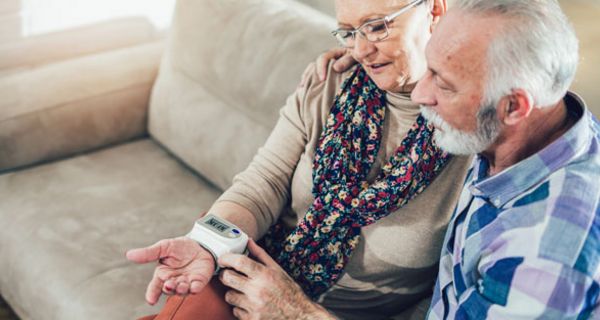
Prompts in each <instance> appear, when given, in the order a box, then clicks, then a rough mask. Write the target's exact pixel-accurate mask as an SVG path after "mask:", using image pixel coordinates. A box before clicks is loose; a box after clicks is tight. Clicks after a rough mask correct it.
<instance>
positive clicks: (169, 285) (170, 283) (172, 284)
mask: <svg viewBox="0 0 600 320" xmlns="http://www.w3.org/2000/svg"><path fill="white" fill-rule="evenodd" d="M176 288H177V281H175V279H173V278H171V279H169V280H167V281H165V283H164V284H163V287H162V291H163V292H164V293H166V294H173V293H174V291H175V289H176Z"/></svg>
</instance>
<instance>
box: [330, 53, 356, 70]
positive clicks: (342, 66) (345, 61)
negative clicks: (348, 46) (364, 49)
mask: <svg viewBox="0 0 600 320" xmlns="http://www.w3.org/2000/svg"><path fill="white" fill-rule="evenodd" d="M355 64H356V60H354V58H353V57H352V55H351V54H346V55H344V56H343V57H341V58H340V59H338V60H336V61H335V62H334V63H333V70H335V71H336V72H340V73H341V72H344V71H346V70H348V69H350V67H352V66H353V65H355Z"/></svg>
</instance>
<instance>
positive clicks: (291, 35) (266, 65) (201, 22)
mask: <svg viewBox="0 0 600 320" xmlns="http://www.w3.org/2000/svg"><path fill="white" fill-rule="evenodd" d="M333 28H335V21H334V20H333V18H332V17H331V16H328V15H326V14H324V13H322V12H320V11H318V10H315V9H313V8H310V7H308V6H306V5H303V4H300V3H298V2H295V1H293V0H180V1H178V3H177V6H176V9H175V16H174V19H173V25H172V27H171V31H170V34H169V39H168V45H167V49H166V52H165V55H164V58H163V61H162V64H161V68H160V71H159V76H158V79H157V81H156V83H155V87H154V90H153V94H152V99H151V105H150V113H149V132H150V134H151V135H152V137H153V138H155V139H156V140H157V141H158V142H159V143H161V144H162V145H163V146H165V147H166V148H167V149H169V150H170V151H171V152H172V153H173V154H174V155H175V156H176V157H178V158H179V159H181V160H182V161H183V162H184V163H186V164H187V165H188V166H189V167H191V168H192V169H194V170H195V171H197V172H198V173H199V174H200V175H202V176H204V177H205V178H207V179H208V180H210V181H211V182H212V183H214V184H216V185H217V186H219V187H220V188H222V189H225V188H227V187H228V186H229V185H230V183H231V181H232V178H233V176H234V175H235V174H236V173H238V172H240V171H242V170H243V169H245V168H246V166H247V165H248V163H249V162H250V160H251V159H252V157H253V155H254V154H255V153H256V150H257V149H258V148H259V147H260V146H261V145H262V144H263V143H264V141H265V140H266V138H267V136H268V134H269V132H270V130H271V129H272V127H273V126H274V124H275V121H276V119H277V117H278V114H279V112H278V110H279V109H280V108H281V107H282V106H283V104H284V102H285V99H286V97H287V96H288V95H289V94H290V93H291V92H293V90H294V89H295V88H296V86H297V85H298V82H299V80H300V77H301V74H302V71H303V70H304V69H305V67H306V66H307V64H308V63H309V62H311V61H313V60H314V59H315V58H316V57H317V56H318V55H319V53H321V52H323V51H325V50H326V49H328V48H331V47H332V46H335V42H334V40H333V38H332V37H331V36H330V34H329V31H330V30H332V29H333Z"/></svg>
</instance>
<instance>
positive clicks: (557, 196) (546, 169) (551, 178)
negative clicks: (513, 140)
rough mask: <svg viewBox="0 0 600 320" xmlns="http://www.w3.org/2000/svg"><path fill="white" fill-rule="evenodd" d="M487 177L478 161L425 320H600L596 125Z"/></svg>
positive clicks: (599, 139) (583, 118)
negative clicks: (535, 319) (598, 319)
mask: <svg viewBox="0 0 600 320" xmlns="http://www.w3.org/2000/svg"><path fill="white" fill-rule="evenodd" d="M565 102H566V103H567V106H568V108H569V112H571V114H576V115H577V117H579V120H578V121H577V123H576V124H575V125H574V126H573V127H572V128H571V129H570V130H569V131H567V132H566V133H565V134H564V135H563V136H562V137H560V138H558V139H557V140H556V141H554V142H553V143H552V144H550V145H548V146H547V147H546V148H544V149H543V150H541V151H540V152H538V153H537V154H535V155H533V156H531V157H529V158H527V159H525V160H523V161H521V162H519V163H517V164H515V165H513V166H511V167H510V168H508V169H505V170H504V171H502V172H500V173H498V174H496V175H493V176H488V175H487V172H488V162H487V161H486V160H485V159H483V158H481V157H478V158H476V159H474V161H473V165H472V166H471V169H470V171H469V173H468V175H467V178H466V181H465V185H464V188H463V191H462V194H461V196H460V200H459V203H458V204H457V207H456V209H455V212H454V215H453V217H452V220H451V222H450V224H449V226H448V231H447V232H446V238H445V240H444V245H443V248H442V253H441V260H440V269H439V277H438V281H437V283H436V287H435V292H434V296H433V300H432V304H431V308H430V311H429V314H428V319H485V318H489V319H534V318H539V319H588V318H590V317H592V318H600V314H598V311H594V314H592V311H593V309H594V308H599V307H598V305H599V300H598V296H599V293H600V286H599V283H600V207H599V203H598V202H599V200H600V124H599V123H598V120H597V119H595V118H594V116H593V115H592V114H591V113H590V112H589V111H587V109H586V107H585V105H584V104H583V102H582V101H581V100H580V99H579V98H578V97H576V96H575V95H574V94H571V93H570V94H568V95H567V97H566V98H565Z"/></svg>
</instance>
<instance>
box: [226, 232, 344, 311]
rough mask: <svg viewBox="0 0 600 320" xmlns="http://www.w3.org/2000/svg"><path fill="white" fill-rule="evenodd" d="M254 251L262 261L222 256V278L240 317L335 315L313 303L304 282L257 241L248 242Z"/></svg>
mask: <svg viewBox="0 0 600 320" xmlns="http://www.w3.org/2000/svg"><path fill="white" fill-rule="evenodd" d="M248 249H249V250H250V254H251V255H252V256H254V257H255V258H256V259H257V260H258V261H254V260H252V259H251V258H249V257H246V256H244V255H239V254H227V255H223V256H222V257H221V258H219V265H220V266H221V267H224V268H231V269H226V270H224V271H223V272H221V276H220V279H221V282H223V284H224V285H226V286H228V287H230V288H232V289H233V290H229V291H228V292H227V293H226V294H225V300H226V301H227V302H228V303H229V304H231V305H232V306H233V307H234V308H233V314H234V315H235V316H236V317H237V318H238V319H335V318H334V317H332V316H331V315H329V314H328V313H327V311H325V309H323V307H321V306H319V305H318V304H316V303H313V302H312V301H311V300H310V299H309V298H308V297H307V296H306V295H305V294H304V292H303V291H302V289H301V288H300V286H298V284H296V282H294V280H293V279H292V278H290V277H289V276H288V275H287V273H286V272H285V271H284V270H283V269H282V268H281V267H279V265H278V264H277V262H275V261H274V260H273V259H271V257H270V256H269V255H268V254H267V253H266V252H265V251H264V250H263V249H262V248H260V247H259V246H258V245H257V244H256V243H255V242H254V241H252V240H250V241H249V242H248Z"/></svg>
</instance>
